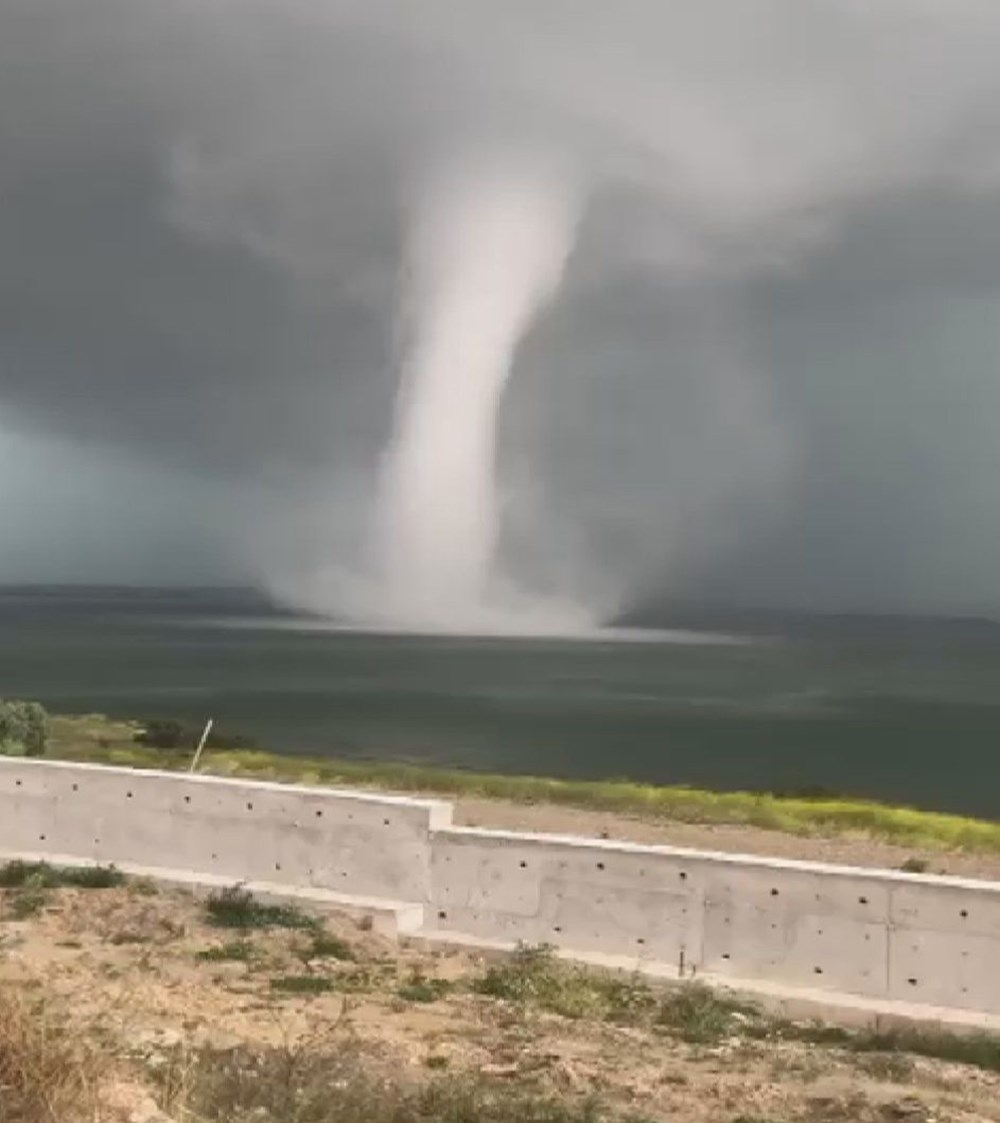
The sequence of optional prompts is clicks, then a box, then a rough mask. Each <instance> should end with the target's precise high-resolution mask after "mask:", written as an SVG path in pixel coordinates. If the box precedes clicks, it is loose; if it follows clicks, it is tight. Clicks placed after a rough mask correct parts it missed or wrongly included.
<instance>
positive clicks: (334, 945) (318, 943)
mask: <svg viewBox="0 0 1000 1123" xmlns="http://www.w3.org/2000/svg"><path fill="white" fill-rule="evenodd" d="M299 955H300V958H301V959H303V960H304V961H306V962H308V961H309V960H310V959H339V960H341V961H343V962H347V963H350V962H353V961H354V960H355V959H357V956H356V955H355V953H354V948H352V947H351V945H350V944H349V943H348V942H347V941H346V940H342V939H341V938H340V937H339V936H334V935H331V933H329V932H322V931H320V932H317V933H316V934H315V935H314V936H313V938H312V939H311V940H310V941H309V943H308V944H307V945H306V946H305V947H304V948H302V950H301V951H300V953H299Z"/></svg>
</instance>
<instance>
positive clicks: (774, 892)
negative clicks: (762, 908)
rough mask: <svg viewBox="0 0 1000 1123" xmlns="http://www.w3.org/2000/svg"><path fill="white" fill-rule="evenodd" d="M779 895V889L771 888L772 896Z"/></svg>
mask: <svg viewBox="0 0 1000 1123" xmlns="http://www.w3.org/2000/svg"><path fill="white" fill-rule="evenodd" d="M777 895H778V890H777V889H772V890H771V896H772V897H777Z"/></svg>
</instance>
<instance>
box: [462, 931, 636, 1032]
mask: <svg viewBox="0 0 1000 1123" xmlns="http://www.w3.org/2000/svg"><path fill="white" fill-rule="evenodd" d="M473 989H474V990H476V991H477V992H478V993H479V994H484V995H489V996H490V997H492V998H501V999H505V1000H507V1001H509V1002H528V1003H533V1004H535V1005H538V1006H541V1007H542V1008H543V1009H546V1010H551V1011H552V1012H553V1013H555V1014H562V1015H563V1016H564V1017H569V1018H582V1017H596V1018H598V1019H603V1020H608V1021H622V1022H635V1021H638V1020H639V1019H640V1018H641V1017H642V1016H643V1015H644V1014H646V1013H647V1012H648V1011H649V1010H651V1009H652V1007H653V1005H654V1001H655V1000H654V997H653V992H652V991H651V990H650V988H649V987H648V986H647V985H646V984H645V983H644V982H642V981H641V980H640V979H631V980H628V981H623V980H621V979H618V978H615V977H613V976H604V975H599V974H597V973H595V972H591V971H587V970H585V969H584V968H580V967H573V966H570V965H568V964H566V963H564V962H562V961H561V960H559V959H557V958H556V957H555V956H554V955H553V952H552V949H551V948H549V947H545V946H541V947H528V946H522V947H520V948H518V950H517V951H516V952H515V953H514V954H513V955H512V956H511V957H510V958H509V959H508V960H506V961H505V962H504V963H500V964H494V965H493V966H491V967H490V968H489V969H488V970H487V971H486V974H485V975H483V976H482V977H481V978H479V979H477V980H476V981H475V982H474V983H473Z"/></svg>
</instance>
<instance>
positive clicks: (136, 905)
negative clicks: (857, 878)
mask: <svg viewBox="0 0 1000 1123" xmlns="http://www.w3.org/2000/svg"><path fill="white" fill-rule="evenodd" d="M3 880H6V882H7V883H8V885H9V887H8V888H6V889H3V890H0V999H2V1000H3V1001H4V1002H6V1003H8V1006H9V1005H10V1003H12V1002H13V1003H14V1004H15V1005H16V1006H17V1008H18V1009H20V1010H21V1011H22V1012H23V1011H24V1010H34V1009H35V1006H34V1004H35V1003H36V1001H38V1002H41V1003H43V1005H44V1010H45V1013H44V1015H39V1016H44V1017H45V1018H47V1019H50V1020H54V1023H55V1024H58V1026H59V1027H61V1029H60V1032H65V1031H66V1029H67V1027H68V1029H69V1032H70V1035H71V1036H72V1038H74V1039H76V1040H86V1041H89V1042H94V1043H96V1046H97V1047H98V1049H99V1052H100V1054H101V1055H102V1056H103V1057H104V1058H105V1059H106V1061H107V1067H106V1069H103V1068H102V1070H101V1071H102V1076H101V1079H100V1082H99V1083H100V1088H99V1094H100V1104H101V1106H100V1108H99V1109H95V1110H97V1114H96V1116H94V1117H95V1118H98V1119H100V1120H102V1123H103V1121H104V1120H107V1121H109V1123H111V1121H112V1120H114V1121H118V1120H122V1121H124V1120H131V1121H132V1123H150V1121H152V1120H154V1119H155V1120H163V1119H170V1120H176V1121H179V1120H182V1119H184V1120H193V1119H202V1118H205V1119H208V1118H211V1119H219V1120H223V1119H231V1120H240V1121H242V1120H244V1119H251V1118H253V1119H259V1120H261V1123H268V1121H270V1120H275V1121H276V1120H277V1119H278V1118H279V1116H278V1115H275V1114H272V1113H269V1111H273V1110H274V1109H269V1108H267V1107H266V1106H265V1107H257V1108H255V1109H254V1110H255V1111H256V1113H257V1114H253V1113H247V1114H239V1113H238V1112H237V1111H236V1109H235V1108H233V1109H232V1110H231V1111H229V1109H228V1108H227V1109H222V1108H219V1106H218V1103H216V1104H215V1107H214V1108H212V1109H211V1110H210V1109H209V1108H206V1107H205V1106H204V1104H205V1103H208V1102H209V1100H208V1099H206V1098H205V1093H204V1089H203V1088H202V1090H201V1091H199V1087H201V1086H200V1085H198V1084H197V1081H198V1080H201V1081H202V1082H203V1083H204V1079H205V1076H204V1073H205V1062H204V1058H205V1057H206V1056H211V1057H215V1058H218V1057H223V1056H227V1055H228V1054H227V1053H226V1051H227V1050H233V1049H235V1050H237V1051H239V1050H249V1051H250V1052H251V1053H253V1054H254V1055H255V1056H258V1057H270V1058H271V1059H272V1060H273V1059H274V1058H275V1057H279V1058H282V1060H281V1063H282V1065H285V1064H286V1062H287V1066H288V1071H289V1072H292V1071H293V1070H294V1071H301V1072H307V1071H311V1070H310V1068H309V1065H308V1063H306V1062H307V1060H308V1057H309V1056H310V1055H319V1056H321V1057H323V1058H328V1057H337V1058H339V1059H340V1061H339V1062H338V1063H347V1061H346V1060H345V1058H349V1059H350V1060H349V1063H350V1065H352V1066H356V1067H358V1068H363V1069H364V1070H365V1071H368V1072H377V1073H379V1074H380V1079H381V1078H385V1077H388V1076H389V1075H391V1077H392V1079H393V1080H395V1081H404V1082H406V1083H409V1084H413V1085H415V1086H416V1085H420V1084H422V1083H424V1084H426V1083H427V1082H433V1081H440V1080H442V1079H448V1080H465V1079H474V1080H476V1081H480V1082H481V1081H486V1082H488V1083H489V1085H490V1086H497V1085H499V1086H500V1087H501V1088H503V1089H510V1093H511V1094H513V1092H514V1090H515V1089H516V1090H517V1091H518V1093H519V1094H520V1093H521V1092H523V1091H524V1090H525V1089H528V1090H531V1091H532V1092H533V1093H535V1092H537V1094H538V1095H539V1096H555V1097H557V1098H558V1099H560V1100H561V1101H565V1102H567V1103H583V1102H584V1101H589V1100H590V1099H593V1100H594V1101H595V1102H599V1103H600V1104H601V1105H603V1106H602V1110H605V1111H607V1112H608V1113H610V1114H609V1117H610V1118H621V1119H624V1118H628V1119H631V1120H633V1121H638V1120H663V1121H669V1123H737V1121H741V1123H801V1121H806V1120H809V1121H816V1123H892V1121H899V1123H931V1121H933V1120H936V1121H939V1123H973V1121H977V1123H978V1121H984V1120H1000V1075H998V1073H997V1071H996V1069H997V1068H1000V1049H998V1048H997V1046H996V1045H995V1044H992V1043H987V1042H983V1043H979V1045H977V1046H976V1047H975V1048H973V1047H972V1046H971V1045H969V1046H966V1045H962V1044H959V1045H956V1044H955V1041H954V1039H943V1038H942V1039H940V1040H937V1039H934V1040H932V1039H926V1040H921V1041H913V1042H906V1041H878V1040H874V1039H868V1038H865V1037H857V1036H851V1035H844V1034H838V1033H836V1032H834V1031H832V1030H823V1029H822V1027H788V1026H780V1025H778V1024H776V1023H775V1024H772V1023H770V1022H768V1021H767V1020H766V1019H763V1017H762V1016H759V1015H757V1014H756V1013H755V1012H753V1011H752V1010H749V1009H745V1008H743V1007H740V1006H739V1005H734V1004H732V1003H727V1002H721V1001H717V1000H716V999H714V998H712V997H711V996H709V995H707V994H704V993H702V992H700V991H691V992H684V991H682V992H678V991H676V990H675V991H672V992H666V993H661V992H657V991H655V990H651V989H650V988H648V987H647V986H646V985H645V984H642V983H640V982H638V981H630V980H622V979H617V980H614V979H612V978H611V977H610V976H598V975H594V974H591V973H588V972H584V971H582V970H577V969H575V968H569V967H565V966H562V965H559V964H556V963H554V962H551V961H549V960H548V959H547V957H545V956H544V955H543V954H540V953H534V954H530V955H529V954H525V955H523V956H522V957H520V958H519V959H517V960H515V961H513V962H510V961H505V962H500V963H493V964H487V963H485V962H483V961H482V960H480V959H479V958H477V957H476V956H473V955H470V954H468V953H465V952H462V953H456V952H436V953H433V954H431V953H427V952H425V951H419V950H415V949H401V948H399V947H397V946H395V945H394V944H391V943H389V942H386V941H385V940H382V939H380V938H379V937H377V936H376V935H375V934H374V933H372V932H371V931H370V930H366V929H365V928H364V927H363V926H359V925H358V924H356V923H354V922H351V921H347V920H344V919H338V918H328V919H326V920H325V921H323V922H322V923H314V922H313V921H312V920H311V919H310V918H308V917H305V916H303V915H302V914H299V913H296V912H292V911H289V910H277V911H276V910H273V909H271V910H269V909H266V908H263V907H262V906H259V905H257V904H256V903H255V902H252V901H247V900H245V899H242V898H240V897H239V896H238V895H236V896H234V898H233V899H232V900H230V901H229V903H228V904H226V903H225V902H222V904H221V905H220V904H219V902H216V905H215V906H213V909H209V908H208V907H207V905H206V903H205V902H203V901H198V900H196V899H195V898H194V897H192V896H190V895H188V894H185V893H183V892H179V891H172V890H171V891H167V890H161V889H158V888H157V887H156V886H155V885H152V884H149V883H144V882H132V883H124V884H118V885H113V886H111V887H103V888H80V887H72V886H71V887H60V886H59V884H58V881H59V878H58V877H53V876H48V875H43V876H38V873H37V871H36V872H35V873H34V874H32V873H31V872H30V871H28V873H27V875H25V873H24V871H21V873H20V874H18V873H17V872H16V871H15V875H14V876H11V875H9V872H8V876H6V878H3V877H2V876H0V881H3ZM109 880H114V879H109ZM7 1020H8V1021H9V1015H8V1019H7ZM3 1048H4V1046H3V1041H2V1027H0V1066H2V1063H3ZM922 1053H929V1054H936V1055H931V1056H925V1055H919V1054H922ZM942 1056H946V1057H947V1056H950V1057H953V1058H954V1057H961V1058H963V1059H962V1060H955V1059H950V1060H948V1059H942ZM966 1061H971V1062H975V1063H965V1062H966ZM300 1062H301V1063H300ZM214 1063H215V1062H214V1061H213V1064H214ZM261 1063H263V1062H261ZM331 1063H332V1062H328V1061H324V1064H323V1066H319V1067H322V1068H323V1071H324V1072H326V1077H325V1078H326V1079H329V1067H330V1064H331ZM296 1066H299V1067H298V1068H296ZM212 1071H213V1072H215V1073H216V1076H215V1077H213V1079H216V1085H218V1079H217V1076H218V1073H217V1071H216V1069H212ZM283 1071H284V1069H283ZM199 1073H200V1074H201V1075H200V1076H199V1075H198V1074H199ZM302 1079H306V1077H305V1076H302ZM95 1080H96V1077H95ZM213 1086H215V1085H213ZM11 1094H12V1093H11V1092H10V1089H9V1086H5V1085H4V1084H3V1081H2V1080H0V1119H2V1120H4V1121H5V1123H7V1121H8V1120H19V1119H21V1118H23V1119H25V1120H27V1119H28V1118H29V1117H28V1116H27V1115H26V1114H24V1115H21V1116H18V1115H17V1114H16V1110H15V1109H14V1108H11V1107H8V1109H7V1111H6V1114H5V1108H4V1097H5V1095H8V1096H9V1095H11ZM296 1094H297V1095H298V1093H296ZM198 1096H201V1100H198ZM300 1099H301V1097H300ZM10 1102H11V1103H12V1102H13V1101H10ZM295 1102H296V1103H299V1102H300V1100H298V1099H297V1100H296V1101H295ZM197 1103H200V1104H201V1105H202V1106H201V1107H200V1108H197V1110H196V1107H197ZM192 1105H195V1106H192ZM288 1110H291V1109H288ZM298 1110H299V1109H298V1108H296V1109H295V1111H298ZM302 1110H303V1111H304V1110H305V1109H302ZM331 1110H332V1109H331ZM198 1111H201V1112H202V1114H198ZM227 1111H228V1112H229V1113H228V1114H227ZM213 1112H214V1113H213ZM248 1112H249V1109H248ZM431 1117H432V1116H428V1117H427V1118H431ZM35 1118H37V1119H39V1120H41V1119H45V1120H46V1123H48V1120H50V1119H52V1118H54V1117H51V1116H42V1115H38V1116H35V1117H32V1118H31V1120H30V1123H34V1119H35ZM81 1118H82V1117H81ZM334 1118H335V1116H334V1115H333V1114H330V1115H324V1114H322V1113H320V1114H302V1113H300V1114H294V1113H293V1114H290V1115H287V1116H286V1117H283V1118H282V1123H298V1120H300V1119H301V1120H308V1121H309V1123H313V1121H314V1120H316V1121H324V1120H327V1119H329V1120H331V1121H332V1120H333V1119H334ZM338 1118H339V1117H338ZM393 1118H396V1117H395V1116H394V1117H393ZM546 1118H548V1116H546ZM58 1123H69V1120H68V1119H59V1120H58ZM74 1123H75V1120H74Z"/></svg>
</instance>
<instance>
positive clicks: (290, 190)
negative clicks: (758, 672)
mask: <svg viewBox="0 0 1000 1123" xmlns="http://www.w3.org/2000/svg"><path fill="white" fill-rule="evenodd" d="M480 153H486V154H492V153H500V154H502V155H503V154H510V155H511V156H512V157H513V158H525V159H529V158H530V159H532V160H536V159H543V160H547V161H550V162H552V163H553V164H558V166H559V167H560V169H561V174H562V175H563V176H564V177H565V178H566V180H567V181H568V182H572V184H573V190H574V193H575V196H576V197H577V198H578V199H580V200H582V204H581V215H582V217H581V219H580V226H579V230H578V240H577V243H576V246H575V249H574V251H573V254H572V257H571V259H570V261H569V264H568V267H567V271H566V276H565V281H564V285H563V288H562V290H561V291H560V293H559V294H558V296H557V298H556V299H555V300H554V302H553V303H552V304H551V306H550V307H549V308H548V310H547V312H546V314H545V315H544V316H543V318H542V319H541V320H540V321H539V322H538V323H537V324H536V325H535V327H534V329H533V331H532V333H531V335H530V337H529V338H528V339H527V340H525V342H524V345H523V346H522V347H521V349H520V351H519V354H518V359H517V363H516V366H515V370H514V373H513V377H512V379H511V382H510V384H509V386H508V390H507V394H506V397H505V399H504V404H503V413H502V421H501V440H500V447H499V457H500V470H501V479H502V494H503V502H504V512H505V515H504V527H503V536H502V548H503V550H504V553H505V557H506V558H507V560H508V563H509V564H510V566H511V567H513V569H514V570H515V571H517V572H518V573H519V574H522V575H523V576H524V578H525V580H528V581H533V582H536V583H538V584H539V585H543V586H547V587H550V588H559V587H560V586H565V587H566V588H567V589H568V590H569V591H572V592H573V593H574V594H576V593H579V594H580V595H582V596H585V597H587V596H592V597H594V598H595V599H596V600H600V601H601V603H611V602H613V601H615V600H618V601H620V600H621V599H622V598H628V597H629V596H631V595H633V594H634V593H635V592H636V591H637V590H657V591H666V592H667V593H669V594H670V595H677V596H679V597H683V596H713V597H722V598H724V599H726V600H731V601H741V602H743V603H753V604H779V603H782V604H785V603H794V604H800V605H808V606H813V607H848V606H849V607H860V608H893V609H897V608H898V609H908V610H931V611H939V610H947V611H991V612H996V611H1000V442H998V441H997V439H996V436H995V432H994V430H995V428H996V423H997V418H998V416H1000V5H998V4H997V3H996V0H879V2H878V3H877V4H874V3H871V2H870V0H864V2H862V0H699V3H697V4H692V3H690V2H689V0H617V2H615V3H608V2H607V0H423V2H422V3H420V4H414V3H412V2H410V0H406V2H404V0H87V2H86V3H81V2H80V0H0V580H6V581H24V580H28V581H31V580H52V581H74V580H82V581H97V580H108V581H136V582H142V581H149V582H166V581H197V582H205V581H218V582H224V581H247V580H260V581H265V582H270V583H272V584H277V585H278V586H279V587H281V588H283V589H286V590H287V589H288V588H289V587H294V585H295V583H296V582H297V581H298V580H299V579H300V578H302V579H303V580H308V579H309V577H310V575H312V574H315V573H316V572H320V571H323V572H326V571H327V570H330V571H333V572H340V571H341V570H343V571H345V572H346V571H350V569H351V567H352V566H355V567H356V566H363V565H364V557H363V554H364V551H363V549H361V548H360V547H359V543H361V542H362V541H363V540H364V537H365V534H366V526H367V524H368V521H369V520H370V515H371V505H372V501H373V494H374V480H375V475H376V471H377V466H378V462H379V456H380V453H381V450H382V449H383V448H384V445H385V441H386V439H387V436H388V433H389V428H390V425H391V422H392V402H393V396H394V392H395V388H396V380H397V377H398V369H399V364H398V338H399V331H398V328H399V300H400V274H401V269H402V265H403V262H404V245H405V238H406V233H405V232H406V227H407V221H408V218H409V217H410V213H411V201H412V199H413V196H414V191H415V190H416V187H417V185H418V184H419V183H420V182H422V181H423V179H424V178H425V177H426V176H427V175H428V174H432V173H433V172H434V169H435V168H436V167H437V166H439V165H441V164H442V163H444V162H447V161H454V160H456V159H458V160H461V159H464V158H466V157H468V158H470V159H471V158H475V157H477V156H478V155H479V154H480ZM455 423H456V424H459V423H460V418H456V419H455ZM330 595H331V599H332V600H333V601H335V600H336V596H337V593H336V589H335V588H334V589H332V591H331V594H330Z"/></svg>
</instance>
